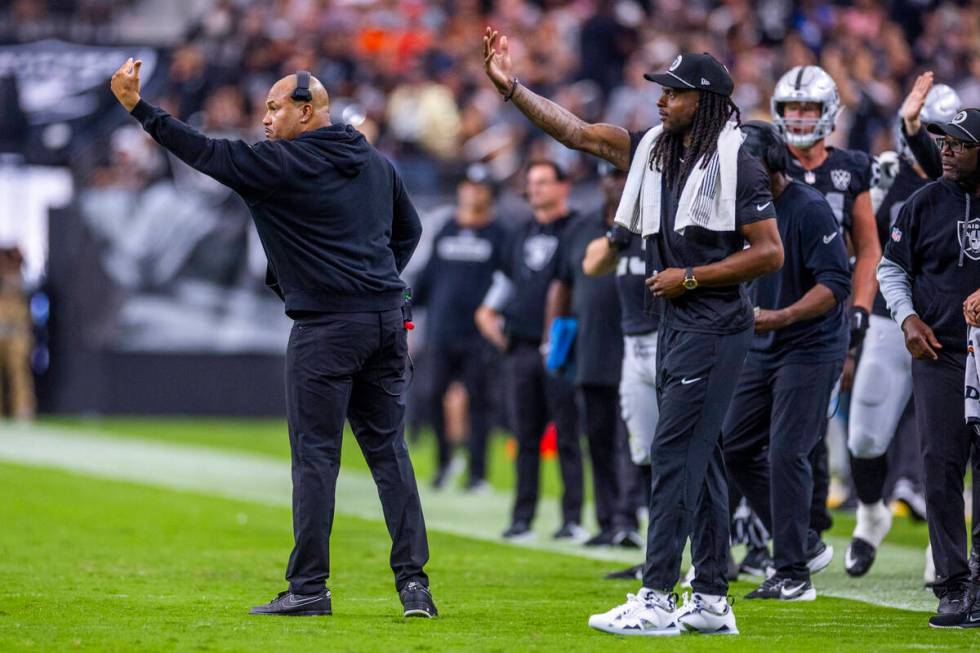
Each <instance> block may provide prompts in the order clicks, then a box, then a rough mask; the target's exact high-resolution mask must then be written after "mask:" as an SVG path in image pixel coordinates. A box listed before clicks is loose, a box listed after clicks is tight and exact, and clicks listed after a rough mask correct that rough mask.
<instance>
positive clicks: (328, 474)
mask: <svg viewBox="0 0 980 653" xmlns="http://www.w3.org/2000/svg"><path fill="white" fill-rule="evenodd" d="M141 63H142V62H140V61H133V59H129V60H127V61H126V62H125V63H124V64H123V65H122V66H121V67H120V68H119V69H118V70H117V71H116V72H115V74H113V76H112V81H111V84H110V86H111V88H112V92H113V93H114V94H115V96H116V99H118V100H119V102H120V104H122V105H123V106H124V107H125V108H126V110H127V111H129V113H130V114H131V115H132V116H133V117H134V118H136V119H137V120H139V121H140V123H141V124H142V125H143V129H145V130H146V131H147V133H149V134H150V136H152V137H153V138H154V140H156V141H157V142H158V143H160V145H162V146H163V147H165V148H166V149H167V150H169V151H170V152H172V153H173V154H174V155H175V156H177V157H178V158H180V159H181V160H182V161H184V162H185V163H187V164H188V165H190V166H191V167H193V168H195V169H196V170H199V171H200V172H203V173H204V174H206V175H208V176H210V177H213V178H214V179H216V180H218V181H219V182H221V183H223V184H225V185H226V186H228V187H229V188H231V189H233V190H234V191H235V192H237V193H238V194H239V195H241V197H242V198H243V199H244V200H245V202H246V203H247V204H248V207H249V210H250V211H251V214H252V219H253V220H254V221H255V226H256V229H257V230H258V233H259V237H260V239H261V241H262V246H263V247H264V248H265V252H266V255H267V257H268V260H269V272H268V279H267V281H268V283H269V284H270V285H271V286H272V288H273V289H274V290H275V291H276V293H277V294H278V295H279V296H280V297H281V298H282V299H283V301H284V302H285V304H286V315H288V316H289V317H290V318H292V319H293V321H294V322H293V328H292V332H291V333H290V336H289V344H288V345H287V348H286V417H287V421H288V424H289V444H290V449H291V451H292V479H293V536H294V538H295V546H294V548H293V552H292V554H291V555H290V557H289V564H288V566H287V568H286V579H287V580H288V581H289V589H288V590H287V591H285V592H281V593H280V594H279V595H278V596H277V597H276V598H275V599H273V600H272V601H271V602H269V603H267V604H265V605H261V606H258V607H255V608H252V611H251V612H252V614H268V615H308V616H309V615H328V614H331V604H330V591H329V590H328V589H327V588H326V580H327V578H328V577H329V575H330V548H329V538H330V529H331V526H332V523H333V514H334V499H335V496H334V495H335V490H336V485H337V472H338V470H339V467H340V445H341V438H342V435H343V430H344V418H345V417H346V418H347V419H348V420H349V421H350V425H351V428H352V430H353V432H354V436H355V437H356V438H357V442H358V444H359V445H360V447H361V451H362V452H363V453H364V457H365V458H366V459H367V463H368V465H369V466H370V468H371V474H372V476H373V477H374V481H375V483H376V484H377V486H378V494H379V496H380V497H381V505H382V507H383V510H384V517H385V522H386V523H387V525H388V532H389V533H390V535H391V540H392V547H391V568H392V570H393V571H394V574H395V587H396V588H397V590H398V592H399V596H400V598H401V601H402V604H403V605H404V608H405V611H404V614H405V616H406V617H407V616H423V617H434V616H435V615H436V607H435V605H434V603H433V601H432V595H431V594H430V593H429V590H428V585H429V581H428V577H427V576H426V574H425V571H424V570H423V566H424V565H425V563H426V562H427V561H428V558H429V549H428V542H427V540H426V533H425V522H424V521H423V518H422V507H421V504H420V501H419V494H418V488H417V487H416V483H415V473H414V471H413V470H412V463H411V460H410V459H409V457H408V449H407V448H406V446H405V439H404V434H403V429H404V418H405V399H404V391H405V386H406V373H407V371H406V363H407V333H406V329H407V328H408V327H409V326H410V325H409V324H408V320H409V317H408V316H406V315H405V314H404V313H403V311H404V308H405V301H406V300H405V285H404V283H403V282H402V280H401V279H400V277H399V274H400V272H401V271H402V270H403V269H404V268H405V266H406V264H408V261H409V259H410V258H411V257H412V253H413V252H414V251H415V247H416V245H417V244H418V242H419V238H420V236H421V233H422V225H421V222H420V220H419V216H418V213H417V212H416V210H415V207H414V206H413V205H412V202H411V200H410V199H409V197H408V194H407V192H406V191H405V187H404V185H403V184H402V181H401V179H400V178H399V176H398V174H397V173H396V172H395V170H394V168H393V167H392V165H391V164H390V163H389V162H388V161H387V160H386V159H385V158H384V157H383V156H381V154H380V153H378V152H377V151H376V150H375V149H374V148H373V147H372V146H371V145H370V144H368V142H367V141H366V140H365V138H364V136H363V135H361V134H360V133H359V132H358V131H357V130H355V129H354V128H353V127H350V126H345V125H335V124H331V123H330V98H329V96H328V95H327V91H326V89H324V87H323V85H322V84H321V83H320V82H319V81H318V80H317V79H316V78H314V77H312V76H310V74H309V73H308V72H306V71H299V72H297V73H296V74H294V75H289V76H287V77H284V78H283V79H280V80H279V81H278V82H276V83H275V85H273V87H272V89H271V90H270V91H269V94H268V97H267V99H266V105H267V111H266V114H265V118H264V119H263V121H262V124H263V125H264V127H265V135H266V137H267V139H268V140H266V141H265V142H262V143H258V144H257V145H254V146H252V145H249V144H247V143H245V142H243V141H234V140H222V139H212V138H208V137H206V136H204V135H203V134H201V133H199V132H197V131H195V130H193V129H191V128H190V127H188V126H187V125H185V124H184V123H182V122H180V121H179V120H177V119H176V118H174V117H173V116H170V115H169V114H167V113H166V112H165V111H163V110H162V109H159V108H157V107H155V106H153V105H151V104H148V103H147V102H145V101H144V100H141V99H140V93H139V92H140V79H139V71H140V65H141Z"/></svg>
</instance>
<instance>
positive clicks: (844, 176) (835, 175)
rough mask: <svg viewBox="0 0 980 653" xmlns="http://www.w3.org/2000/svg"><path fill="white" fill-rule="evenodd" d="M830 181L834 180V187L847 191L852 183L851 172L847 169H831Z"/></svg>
mask: <svg viewBox="0 0 980 653" xmlns="http://www.w3.org/2000/svg"><path fill="white" fill-rule="evenodd" d="M830 181H832V182H833V184H834V188H836V189H837V190H840V191H845V190H847V187H848V186H850V185H851V173H850V172H848V171H847V170H831V171H830Z"/></svg>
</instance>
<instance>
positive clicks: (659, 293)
mask: <svg viewBox="0 0 980 653" xmlns="http://www.w3.org/2000/svg"><path fill="white" fill-rule="evenodd" d="M646 284H647V288H649V289H650V292H651V293H653V296H654V297H663V298H664V299H673V298H674V297H679V296H681V295H683V294H684V270H682V269H680V268H667V269H666V270H661V271H660V272H657V273H656V274H654V275H653V276H652V277H650V278H648V279H647V280H646Z"/></svg>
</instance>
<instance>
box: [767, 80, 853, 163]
mask: <svg viewBox="0 0 980 653" xmlns="http://www.w3.org/2000/svg"><path fill="white" fill-rule="evenodd" d="M787 102H817V103H819V104H820V117H819V118H791V119H788V120H787V119H786V118H784V117H783V114H784V112H785V110H786V103H787ZM770 106H771V109H772V121H773V123H774V124H775V125H776V127H777V128H778V129H779V133H780V135H782V137H783V140H784V141H786V143H787V144H789V145H795V146H797V147H810V146H811V145H813V144H814V143H816V142H817V141H819V140H820V139H822V138H826V137H827V135H828V134H830V132H832V131H834V122H835V121H836V120H837V114H838V113H840V96H839V95H838V94H837V84H836V83H834V80H833V78H832V77H831V76H830V75H828V74H827V72H826V71H825V70H824V69H823V68H821V67H820V66H796V67H795V68H793V69H791V70H790V71H789V72H787V73H786V74H785V75H783V76H782V77H780V78H779V81H778V82H777V83H776V88H775V90H774V91H773V94H772V99H771V100H770Z"/></svg>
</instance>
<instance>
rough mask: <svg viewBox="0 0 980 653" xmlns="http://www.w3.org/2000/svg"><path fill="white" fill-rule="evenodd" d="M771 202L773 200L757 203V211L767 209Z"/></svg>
mask: <svg viewBox="0 0 980 653" xmlns="http://www.w3.org/2000/svg"><path fill="white" fill-rule="evenodd" d="M770 204H772V202H766V203H765V204H756V205H755V210H756V211H765V210H766V207H767V206H769V205H770Z"/></svg>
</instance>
